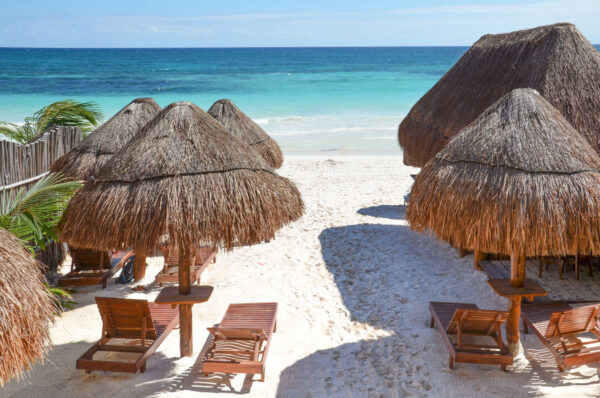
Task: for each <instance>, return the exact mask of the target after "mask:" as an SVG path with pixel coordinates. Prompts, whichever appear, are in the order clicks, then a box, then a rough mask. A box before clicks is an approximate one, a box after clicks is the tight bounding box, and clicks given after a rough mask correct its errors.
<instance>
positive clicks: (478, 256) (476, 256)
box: [473, 250, 487, 270]
mask: <svg viewBox="0 0 600 398" xmlns="http://www.w3.org/2000/svg"><path fill="white" fill-rule="evenodd" d="M486 258H487V256H486V254H485V253H484V252H482V251H479V250H475V252H474V253H473V264H474V266H475V269H476V270H482V269H483V267H482V266H481V264H479V263H480V262H481V261H484V260H485V259H486Z"/></svg>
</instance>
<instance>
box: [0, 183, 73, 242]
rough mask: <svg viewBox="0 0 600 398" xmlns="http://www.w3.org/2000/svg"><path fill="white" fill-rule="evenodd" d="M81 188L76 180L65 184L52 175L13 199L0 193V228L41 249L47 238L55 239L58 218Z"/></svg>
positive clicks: (22, 190) (22, 191)
mask: <svg viewBox="0 0 600 398" xmlns="http://www.w3.org/2000/svg"><path fill="white" fill-rule="evenodd" d="M80 187H81V183H80V182H78V181H68V180H66V179H65V178H64V177H63V176H62V175H60V174H58V173H51V174H48V175H47V176H45V177H43V178H42V179H40V180H39V181H38V182H36V183H35V184H34V185H33V186H32V187H31V188H29V189H28V190H24V189H20V190H19V191H18V192H17V193H16V194H15V195H14V196H12V197H11V196H9V195H6V194H5V193H2V201H1V206H0V226H2V227H3V228H5V229H8V230H9V231H10V232H12V233H13V234H14V235H15V236H17V237H19V238H20V239H21V240H23V241H26V242H35V243H36V244H37V245H39V246H41V247H44V242H45V240H46V238H47V237H50V238H56V234H55V228H56V225H57V224H58V221H59V220H60V216H61V214H62V212H63V210H64V208H65V206H66V205H67V203H68V201H69V199H70V198H71V196H73V194H74V193H75V191H77V189H79V188H80Z"/></svg>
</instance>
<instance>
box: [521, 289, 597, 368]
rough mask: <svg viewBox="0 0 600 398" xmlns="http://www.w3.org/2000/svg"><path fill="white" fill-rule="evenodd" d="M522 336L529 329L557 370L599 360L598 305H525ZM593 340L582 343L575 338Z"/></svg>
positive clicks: (522, 312) (563, 303) (522, 314)
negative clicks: (589, 337)
mask: <svg viewBox="0 0 600 398" xmlns="http://www.w3.org/2000/svg"><path fill="white" fill-rule="evenodd" d="M521 317H522V318H523V325H524V327H525V333H528V331H529V329H532V330H533V331H534V332H535V334H536V335H537V337H538V338H539V339H540V340H541V341H542V343H544V345H545V346H546V347H547V348H548V349H549V350H550V352H552V354H553V355H554V357H555V358H556V364H557V366H558V370H559V371H561V372H562V371H563V370H565V369H568V368H570V367H572V366H579V365H584V364H587V363H591V362H597V361H600V325H599V323H598V322H599V318H600V304H594V305H586V306H583V307H578V308H573V307H571V306H570V305H568V304H567V303H565V302H562V301H558V302H552V303H544V304H531V305H524V306H523V307H522V309H521ZM584 333H585V334H588V336H595V338H594V339H590V340H587V341H583V340H581V339H580V337H582V336H579V337H578V335H582V334H584Z"/></svg>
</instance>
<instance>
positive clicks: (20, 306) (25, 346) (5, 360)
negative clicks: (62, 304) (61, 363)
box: [0, 229, 55, 385]
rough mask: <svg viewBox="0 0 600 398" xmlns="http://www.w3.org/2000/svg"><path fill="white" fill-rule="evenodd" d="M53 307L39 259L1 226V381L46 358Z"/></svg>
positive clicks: (1, 383)
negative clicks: (37, 260)
mask: <svg viewBox="0 0 600 398" xmlns="http://www.w3.org/2000/svg"><path fill="white" fill-rule="evenodd" d="M54 309H55V307H54V304H53V302H52V299H51V298H50V296H49V295H48V293H47V292H46V288H45V287H44V276H43V274H42V271H41V269H40V267H39V266H38V263H37V262H36V261H35V259H34V258H33V256H32V255H31V253H29V252H28V251H27V250H25V248H23V245H22V244H21V242H20V241H19V240H18V239H17V238H15V237H14V236H13V235H11V234H10V233H9V232H8V231H6V230H4V229H0V385H3V384H4V383H6V382H7V381H8V380H10V379H12V378H14V377H19V376H20V375H21V374H22V373H23V372H24V371H25V370H28V369H29V368H30V367H31V366H32V365H33V364H34V363H35V361H36V360H38V359H42V358H43V356H44V353H45V352H46V350H47V348H48V345H49V344H50V334H49V326H50V323H51V322H52V321H53V319H54V318H53V313H54Z"/></svg>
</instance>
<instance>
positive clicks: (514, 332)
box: [506, 254, 525, 356]
mask: <svg viewBox="0 0 600 398" xmlns="http://www.w3.org/2000/svg"><path fill="white" fill-rule="evenodd" d="M510 283H511V284H512V285H513V286H514V287H522V286H523V284H524V283H525V256H524V255H520V254H519V255H514V254H513V255H511V256H510ZM520 317H521V297H511V298H510V299H509V303H508V319H507V321H506V340H507V344H506V345H507V347H508V350H509V351H510V352H511V354H512V355H513V356H516V355H517V354H518V353H519V343H520V336H519V318H520Z"/></svg>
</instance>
